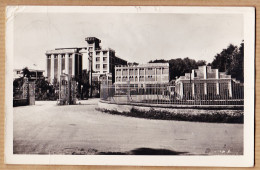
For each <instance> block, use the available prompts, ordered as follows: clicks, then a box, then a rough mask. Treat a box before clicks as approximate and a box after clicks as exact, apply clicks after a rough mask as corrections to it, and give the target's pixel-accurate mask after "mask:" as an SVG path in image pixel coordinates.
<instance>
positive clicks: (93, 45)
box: [86, 37, 127, 84]
mask: <svg viewBox="0 0 260 170" xmlns="http://www.w3.org/2000/svg"><path fill="white" fill-rule="evenodd" d="M86 41H87V47H88V58H89V61H90V62H89V66H88V68H87V69H88V70H91V69H92V80H94V81H101V80H102V81H104V80H106V81H107V82H109V83H108V84H112V82H114V81H115V78H114V77H115V75H114V70H115V66H117V65H126V64H127V61H126V60H123V59H121V58H119V57H117V56H116V54H115V50H113V49H111V48H108V49H102V48H101V46H100V43H101V40H99V39H98V38H96V37H87V38H86ZM90 79H91V76H90Z"/></svg>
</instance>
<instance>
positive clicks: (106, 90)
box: [100, 83, 244, 105]
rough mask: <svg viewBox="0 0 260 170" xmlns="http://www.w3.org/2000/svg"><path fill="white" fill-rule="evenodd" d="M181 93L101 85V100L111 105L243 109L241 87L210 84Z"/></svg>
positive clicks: (165, 88) (161, 87)
mask: <svg viewBox="0 0 260 170" xmlns="http://www.w3.org/2000/svg"><path fill="white" fill-rule="evenodd" d="M181 91H182V92H181V93H180V90H179V89H177V88H176V87H175V86H167V85H160V84H158V85H153V86H151V87H147V86H146V87H136V86H135V85H126V86H121V87H116V86H115V85H112V86H107V85H101V88H100V98H101V99H102V100H105V101H108V102H110V103H116V104H130V103H150V104H172V105H243V104H244V86H243V84H237V83H235V84H232V87H231V88H229V84H228V83H219V85H218V87H216V86H213V85H212V84H207V86H205V84H202V83H199V84H195V85H192V84H190V86H189V85H184V87H183V88H182V89H181Z"/></svg>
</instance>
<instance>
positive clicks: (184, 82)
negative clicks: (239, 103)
mask: <svg viewBox="0 0 260 170" xmlns="http://www.w3.org/2000/svg"><path fill="white" fill-rule="evenodd" d="M175 92H176V93H177V94H178V95H179V97H180V98H183V97H186V98H187V97H196V96H197V97H198V96H200V97H201V96H206V97H209V98H212V99H214V98H232V97H235V98H238V96H239V98H242V97H243V84H242V83H240V82H239V81H237V80H235V79H233V78H231V75H227V74H226V73H224V72H219V70H218V69H212V68H211V66H200V67H198V69H193V70H192V71H191V73H185V75H184V76H180V77H179V78H178V79H177V80H176V81H175Z"/></svg>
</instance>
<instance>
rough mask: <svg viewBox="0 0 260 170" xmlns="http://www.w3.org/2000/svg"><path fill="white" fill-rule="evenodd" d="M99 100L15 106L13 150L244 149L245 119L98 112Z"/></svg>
mask: <svg viewBox="0 0 260 170" xmlns="http://www.w3.org/2000/svg"><path fill="white" fill-rule="evenodd" d="M97 101H98V100H97V99H90V100H87V101H81V105H74V106H57V105H56V102H52V101H51V102H50V101H41V102H40V101H39V102H36V105H35V106H22V107H15V108H14V153H18V154H29V153H30V154H33V153H36V154H97V153H101V152H102V153H103V154H107V153H108V154H114V153H116V154H120V153H128V154H129V153H130V151H133V150H136V149H137V150H138V149H139V150H141V149H140V148H149V149H165V150H167V151H169V152H170V153H176V154H210V155H211V154H214V155H215V154H243V125H242V124H216V123H197V122H184V121H167V120H149V119H140V118H133V117H125V116H120V115H111V114H108V113H102V112H99V111H96V110H95V108H96V107H97ZM147 150H148V149H146V151H147ZM131 153H137V152H131ZM167 153H168V152H167Z"/></svg>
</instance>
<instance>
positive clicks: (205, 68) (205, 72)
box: [203, 66, 207, 80]
mask: <svg viewBox="0 0 260 170" xmlns="http://www.w3.org/2000/svg"><path fill="white" fill-rule="evenodd" d="M203 74H204V79H205V80H206V79H207V66H204V67H203Z"/></svg>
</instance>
